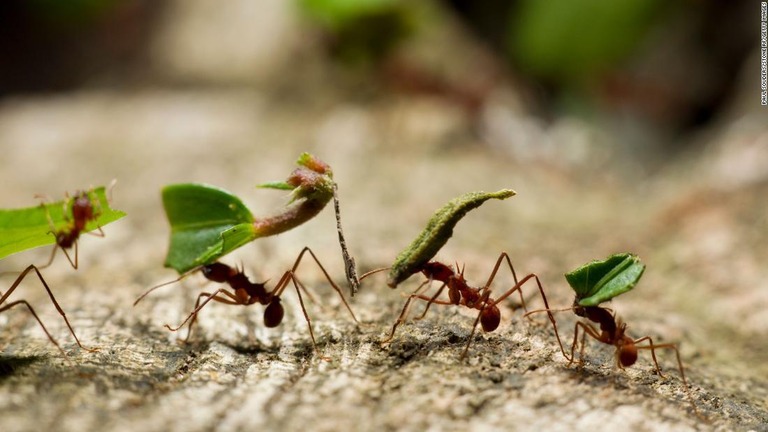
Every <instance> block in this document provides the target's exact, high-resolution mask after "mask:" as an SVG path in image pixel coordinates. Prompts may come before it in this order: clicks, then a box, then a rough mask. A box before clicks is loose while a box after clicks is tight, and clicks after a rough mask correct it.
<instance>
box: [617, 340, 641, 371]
mask: <svg viewBox="0 0 768 432" xmlns="http://www.w3.org/2000/svg"><path fill="white" fill-rule="evenodd" d="M618 360H619V363H620V364H621V365H622V366H623V367H627V366H632V365H633V364H635V362H637V347H636V346H635V343H634V341H633V340H632V338H629V337H626V336H625V337H624V344H623V345H622V346H621V348H620V349H619V351H618Z"/></svg>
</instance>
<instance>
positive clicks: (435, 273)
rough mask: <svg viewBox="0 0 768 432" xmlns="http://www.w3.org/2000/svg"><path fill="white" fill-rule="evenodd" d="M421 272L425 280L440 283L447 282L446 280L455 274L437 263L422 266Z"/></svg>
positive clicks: (450, 269) (432, 262)
mask: <svg viewBox="0 0 768 432" xmlns="http://www.w3.org/2000/svg"><path fill="white" fill-rule="evenodd" d="M421 272H422V273H423V274H424V276H426V277H427V278H429V279H434V280H437V281H440V282H448V278H450V277H451V276H453V275H454V274H455V273H454V272H453V269H452V268H451V267H449V266H447V265H445V264H443V263H441V262H437V261H430V262H428V263H426V264H424V266H423V267H422V269H421Z"/></svg>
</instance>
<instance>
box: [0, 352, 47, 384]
mask: <svg viewBox="0 0 768 432" xmlns="http://www.w3.org/2000/svg"><path fill="white" fill-rule="evenodd" d="M44 358H45V356H41V355H33V356H28V357H8V356H4V355H0V381H3V380H5V379H6V378H9V377H10V376H12V375H14V374H15V373H17V372H20V371H22V370H24V369H26V368H28V367H29V366H31V365H32V364H34V363H37V362H39V361H41V360H43V359H44Z"/></svg>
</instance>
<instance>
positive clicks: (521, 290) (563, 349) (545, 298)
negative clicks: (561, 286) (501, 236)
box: [493, 252, 573, 361]
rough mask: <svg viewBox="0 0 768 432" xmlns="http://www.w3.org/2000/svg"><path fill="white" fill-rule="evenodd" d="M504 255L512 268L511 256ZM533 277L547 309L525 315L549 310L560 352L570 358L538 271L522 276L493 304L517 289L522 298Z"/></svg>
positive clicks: (494, 303) (504, 253)
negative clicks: (526, 285) (566, 352)
mask: <svg viewBox="0 0 768 432" xmlns="http://www.w3.org/2000/svg"><path fill="white" fill-rule="evenodd" d="M502 256H504V257H506V259H507V262H508V263H509V266H510V268H512V263H511V262H510V261H509V257H508V256H507V254H506V252H503V253H502ZM499 260H501V258H499ZM512 271H513V272H514V270H512ZM531 279H534V280H535V281H536V285H537V286H538V288H539V294H541V299H542V300H543V301H544V307H545V309H539V310H535V311H531V312H527V313H526V314H525V315H523V316H524V317H527V316H529V315H531V314H533V313H537V312H547V317H548V318H549V322H550V323H551V324H552V329H553V330H554V331H555V338H557V345H558V346H559V347H560V352H561V353H562V354H563V357H565V358H566V359H568V356H567V355H566V354H565V348H564V347H563V342H562V340H561V339H560V332H558V331H557V321H556V320H555V316H554V315H552V311H553V309H550V308H549V302H548V301H547V296H546V294H544V287H543V286H542V285H541V280H540V279H539V276H538V275H536V273H531V274H529V275H527V276H525V277H524V278H522V279H521V280H520V281H519V282H517V284H516V285H515V286H514V287H512V288H510V289H509V290H507V292H505V293H503V294H502V295H501V296H499V298H497V299H496V300H495V301H494V302H493V305H497V304H499V303H500V302H501V301H503V300H504V299H505V298H507V297H509V296H510V295H511V294H512V293H513V292H515V291H518V292H520V297H521V298H522V292H523V289H522V286H523V285H524V284H525V283H526V282H528V281H529V280H531ZM572 309H573V308H569V309H554V311H558V310H572ZM571 361H572V360H571Z"/></svg>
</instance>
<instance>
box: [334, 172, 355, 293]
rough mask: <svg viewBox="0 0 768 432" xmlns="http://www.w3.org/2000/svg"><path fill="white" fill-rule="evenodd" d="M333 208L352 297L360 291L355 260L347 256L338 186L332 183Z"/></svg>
mask: <svg viewBox="0 0 768 432" xmlns="http://www.w3.org/2000/svg"><path fill="white" fill-rule="evenodd" d="M333 208H334V210H335V211H336V232H338V234H339V246H341V256H342V258H344V271H345V273H346V274H347V282H349V291H350V297H354V296H355V294H357V291H358V290H359V289H360V278H358V277H357V267H356V266H355V259H354V258H352V256H350V255H349V251H348V250H347V242H346V240H344V231H343V230H342V229H341V209H340V206H339V195H338V186H337V185H336V183H335V182H334V183H333Z"/></svg>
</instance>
